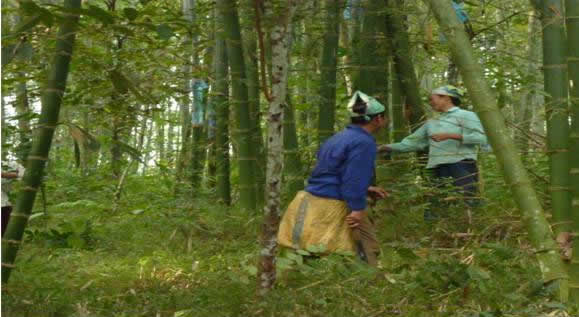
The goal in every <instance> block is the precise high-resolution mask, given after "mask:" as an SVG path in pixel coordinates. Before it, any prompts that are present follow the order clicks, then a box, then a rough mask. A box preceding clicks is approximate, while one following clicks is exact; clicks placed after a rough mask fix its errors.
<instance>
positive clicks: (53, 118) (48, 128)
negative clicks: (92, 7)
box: [2, 0, 81, 283]
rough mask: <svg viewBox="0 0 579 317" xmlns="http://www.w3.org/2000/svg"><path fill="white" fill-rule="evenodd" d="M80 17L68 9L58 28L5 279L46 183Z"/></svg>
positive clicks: (5, 257) (7, 249)
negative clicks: (45, 169) (35, 203)
mask: <svg viewBox="0 0 579 317" xmlns="http://www.w3.org/2000/svg"><path fill="white" fill-rule="evenodd" d="M80 6H81V0H65V1H64V7H65V8H66V9H69V10H70V11H66V12H78V10H79V9H80ZM78 18H79V16H78V14H73V13H67V15H66V16H65V18H64V19H63V20H62V22H61V23H62V24H61V26H60V30H59V32H58V37H57V41H56V48H55V55H54V57H53V61H52V65H51V69H50V71H49V73H48V74H49V75H48V80H47V82H46V86H45V87H44V89H43V93H42V109H41V112H40V118H39V120H38V134H37V135H36V137H35V138H34V139H33V141H32V148H31V150H30V155H29V156H28V161H27V164H26V172H25V173H24V178H23V181H22V183H23V187H22V190H21V191H20V193H19V195H18V199H17V201H16V206H15V208H14V211H13V212H12V216H11V220H10V223H9V224H8V228H7V229H6V232H5V235H4V237H3V238H2V283H6V282H7V281H8V278H9V277H10V273H11V271H12V268H14V267H15V266H14V260H15V259H16V255H17V253H18V249H19V248H20V245H21V243H22V236H23V234H24V229H25V228H26V224H27V223H28V217H29V216H30V213H31V211H32V207H33V206H34V199H35V197H36V192H37V191H38V189H39V188H40V186H41V184H42V175H43V172H44V167H45V165H46V160H47V159H48V154H49V151H50V146H51V143H52V137H53V135H54V130H55V129H56V125H57V123H58V115H59V112H60V105H61V103H62V97H63V95H64V92H65V90H66V79H67V76H68V73H69V66H70V61H71V58H72V51H73V46H74V41H75V35H76V30H77V26H78Z"/></svg>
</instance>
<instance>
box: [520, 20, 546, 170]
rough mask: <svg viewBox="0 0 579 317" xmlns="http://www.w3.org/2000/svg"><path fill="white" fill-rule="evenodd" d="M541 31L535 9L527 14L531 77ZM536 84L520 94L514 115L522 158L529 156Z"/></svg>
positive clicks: (536, 64)
mask: <svg viewBox="0 0 579 317" xmlns="http://www.w3.org/2000/svg"><path fill="white" fill-rule="evenodd" d="M540 31H541V27H540V25H539V20H538V19H537V12H536V11H535V10H533V11H531V14H530V15H529V26H528V44H527V45H528V46H527V52H528V58H529V66H528V68H527V71H528V73H529V75H531V76H532V78H535V75H536V74H539V59H540V58H541V43H540V42H539V37H538V36H537V35H538V34H539V32H540ZM537 86H538V84H536V83H535V81H533V83H532V87H531V88H530V89H529V90H528V91H527V92H525V93H524V94H523V96H521V102H520V106H519V113H518V114H517V115H516V117H517V118H522V119H521V122H522V123H521V127H520V131H518V132H517V134H516V136H517V139H518V142H517V143H518V145H519V148H520V149H521V153H522V155H523V159H524V160H525V159H527V158H528V156H529V135H530V132H531V128H532V126H531V123H532V121H533V114H534V113H535V112H536V111H537V108H538V107H539V100H538V97H539V93H537V91H540V90H541V88H540V87H537Z"/></svg>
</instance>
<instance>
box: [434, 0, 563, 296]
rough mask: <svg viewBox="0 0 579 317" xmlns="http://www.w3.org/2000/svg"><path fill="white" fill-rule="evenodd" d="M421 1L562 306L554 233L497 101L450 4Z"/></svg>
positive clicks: (560, 267)
mask: <svg viewBox="0 0 579 317" xmlns="http://www.w3.org/2000/svg"><path fill="white" fill-rule="evenodd" d="M424 1H425V2H426V3H427V4H429V5H430V8H431V9H432V11H433V12H434V15H435V17H436V20H437V21H438V24H439V25H440V27H441V29H442V32H443V33H444V35H445V37H446V38H447V40H448V45H449V46H450V51H451V53H452V57H453V60H454V61H455V62H456V64H457V66H458V67H459V70H460V73H461V75H462V78H463V80H464V83H465V85H466V87H467V88H468V91H469V94H470V96H471V99H472V101H473V104H474V106H475V110H476V112H477V114H478V116H479V117H480V118H481V121H482V124H483V126H484V128H485V131H486V133H487V136H488V138H489V141H490V143H491V145H492V147H493V149H494V150H495V154H496V157H497V160H498V162H499V163H500V165H501V166H502V169H503V170H502V172H503V175H504V177H505V181H506V183H507V184H509V185H510V187H511V191H512V192H513V196H514V198H515V201H516V203H517V205H518V207H519V210H520V212H521V217H522V220H523V223H524V224H525V227H526V229H527V231H528V232H529V240H530V242H531V244H532V246H533V247H534V248H535V254H536V255H537V260H538V261H539V267H540V268H541V271H542V274H543V281H544V282H545V283H548V282H558V286H559V299H560V300H561V301H564V302H565V301H567V298H568V276H567V272H566V271H565V266H564V264H563V262H562V260H561V258H560V256H559V252H558V247H557V244H556V242H555V240H554V239H553V232H552V231H551V228H550V226H549V223H548V222H547V219H546V217H545V214H544V212H543V208H542V206H541V203H540V201H539V199H538V197H537V193H536V192H535V190H534V189H533V186H532V183H531V181H530V179H529V177H528V175H527V172H526V170H525V168H524V166H523V163H522V161H521V159H520V157H519V155H518V153H517V149H516V147H515V145H514V142H513V140H511V139H510V138H509V137H508V136H509V135H510V133H509V132H508V131H509V130H508V128H507V127H506V125H505V122H504V119H503V117H502V115H501V113H500V111H499V109H498V106H497V99H496V98H495V97H494V96H493V93H492V91H491V89H490V86H489V85H488V83H487V82H486V80H485V78H484V76H483V75H484V72H483V68H482V67H481V65H480V64H479V63H478V62H477V58H476V57H475V55H474V52H473V49H472V46H471V43H470V41H469V38H468V35H467V34H466V32H465V30H464V26H463V25H462V24H461V23H460V22H459V21H458V18H457V17H456V14H455V13H454V10H453V9H452V7H451V5H450V2H448V1H446V0H424Z"/></svg>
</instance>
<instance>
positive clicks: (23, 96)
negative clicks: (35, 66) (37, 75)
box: [14, 74, 32, 164]
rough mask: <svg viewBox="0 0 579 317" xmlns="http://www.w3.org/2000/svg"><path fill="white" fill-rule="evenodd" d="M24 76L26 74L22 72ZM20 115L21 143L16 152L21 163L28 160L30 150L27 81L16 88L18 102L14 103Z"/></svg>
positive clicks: (17, 113) (19, 132) (19, 133)
mask: <svg viewBox="0 0 579 317" xmlns="http://www.w3.org/2000/svg"><path fill="white" fill-rule="evenodd" d="M21 75H22V77H23V78H25V77H26V75H24V74H21ZM14 109H15V110H16V115H17V116H18V135H19V144H18V149H17V150H16V154H17V157H18V160H19V161H20V163H21V164H24V163H25V162H26V157H27V156H28V153H29V152H30V145H31V144H30V137H31V135H32V131H31V129H30V102H29V100H28V87H27V84H26V82H22V83H19V84H18V86H17V88H16V104H15V105H14Z"/></svg>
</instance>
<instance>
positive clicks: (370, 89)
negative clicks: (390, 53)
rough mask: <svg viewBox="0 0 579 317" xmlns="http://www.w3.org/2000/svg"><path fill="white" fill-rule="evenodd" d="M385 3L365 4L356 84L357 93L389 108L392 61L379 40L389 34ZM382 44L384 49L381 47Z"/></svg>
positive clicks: (371, 1) (358, 48)
mask: <svg viewBox="0 0 579 317" xmlns="http://www.w3.org/2000/svg"><path fill="white" fill-rule="evenodd" d="M383 5H384V3H383V2H381V1H375V0H370V1H366V2H365V3H364V7H365V9H366V10H365V12H366V13H365V15H364V19H363V23H362V31H361V32H360V43H359V45H358V46H357V47H355V48H354V49H357V50H358V53H357V56H358V65H357V66H358V70H359V71H358V72H357V75H356V79H355V80H354V91H355V90H360V91H362V92H364V93H366V94H368V95H371V96H373V97H375V98H376V99H378V100H379V101H380V102H382V103H383V104H385V105H386V104H388V58H387V56H386V54H385V52H386V49H385V47H384V45H383V43H379V41H378V39H381V40H385V36H381V35H382V34H383V33H382V32H383V31H385V25H384V10H383ZM379 44H380V45H379Z"/></svg>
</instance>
